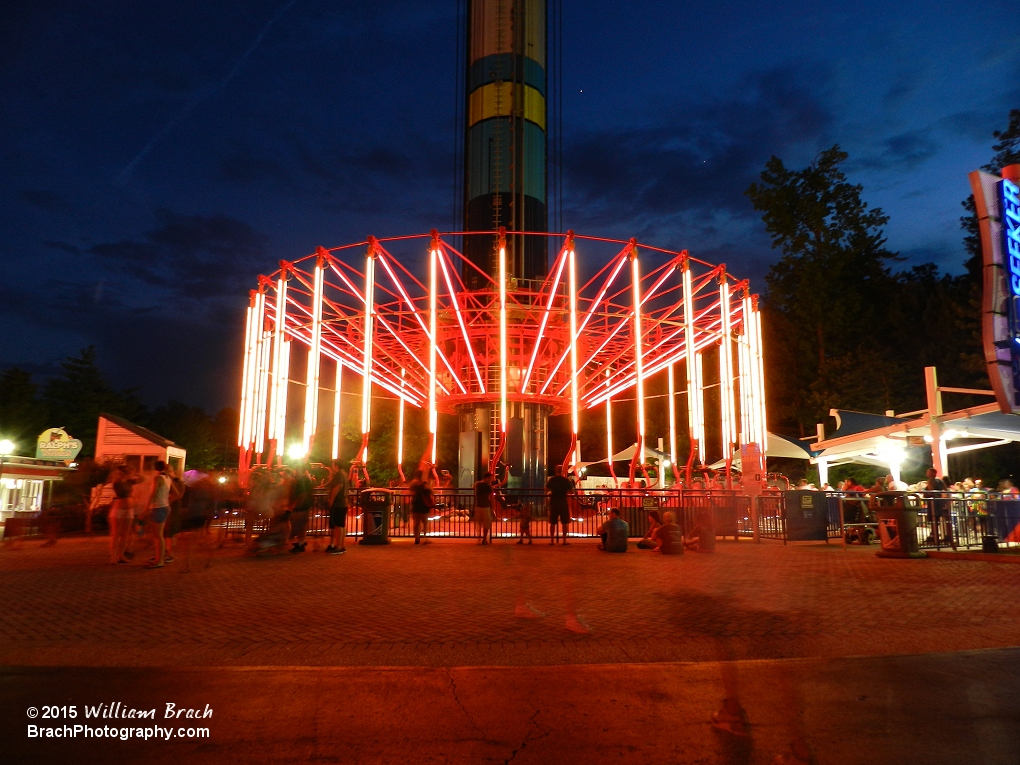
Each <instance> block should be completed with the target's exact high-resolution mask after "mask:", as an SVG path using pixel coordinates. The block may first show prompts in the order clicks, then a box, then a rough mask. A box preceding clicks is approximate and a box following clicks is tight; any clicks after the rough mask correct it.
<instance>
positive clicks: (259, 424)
mask: <svg viewBox="0 0 1020 765" xmlns="http://www.w3.org/2000/svg"><path fill="white" fill-rule="evenodd" d="M265 301H266V298H265V295H263V296H262V303H263V313H265ZM271 340H272V334H271V333H270V332H269V331H268V330H264V331H263V332H262V337H261V339H260V340H259V345H260V346H261V349H260V352H259V375H258V390H257V393H256V396H255V453H256V454H262V453H263V452H264V451H265V448H266V411H267V408H268V406H267V405H268V401H269V360H270V356H271V354H270V352H271V351H272V342H271Z"/></svg>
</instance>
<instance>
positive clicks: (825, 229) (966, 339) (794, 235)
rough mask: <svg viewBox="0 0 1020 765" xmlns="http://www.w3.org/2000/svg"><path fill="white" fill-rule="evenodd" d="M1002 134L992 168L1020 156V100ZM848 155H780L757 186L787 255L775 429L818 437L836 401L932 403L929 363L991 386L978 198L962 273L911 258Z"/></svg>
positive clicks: (772, 378)
mask: <svg viewBox="0 0 1020 765" xmlns="http://www.w3.org/2000/svg"><path fill="white" fill-rule="evenodd" d="M993 136H994V138H996V139H997V142H996V143H995V145H994V146H993V147H992V150H993V151H994V152H995V154H994V156H993V157H992V159H991V161H990V162H989V163H988V164H987V165H986V166H985V168H984V169H986V170H988V171H989V172H996V173H997V172H998V171H999V169H1000V168H1001V167H1003V166H1004V165H1008V164H1012V163H1015V162H1020V109H1014V110H1013V111H1012V112H1011V113H1010V117H1009V125H1008V127H1007V128H1006V129H1005V130H1003V131H996V132H995V133H994V134H993ZM847 159H848V155H847V153H846V152H844V151H843V150H842V149H840V147H839V146H838V145H837V146H833V147H832V148H829V149H826V150H824V151H822V152H821V153H820V154H819V155H818V156H817V157H816V159H815V160H814V161H813V162H812V163H811V164H810V165H809V166H808V167H806V168H803V169H801V170H792V169H789V168H787V167H786V165H785V164H784V163H783V161H782V160H781V159H779V158H778V157H772V158H771V159H770V160H769V161H768V163H767V164H766V166H765V169H764V171H763V172H762V173H761V178H760V182H758V183H754V184H752V185H751V187H750V188H749V189H748V190H747V192H746V193H747V196H748V197H749V198H750V200H751V203H752V204H753V206H754V208H755V209H756V210H758V211H759V212H760V213H761V215H762V220H763V221H764V223H765V228H766V230H767V232H768V234H769V236H770V237H771V239H772V246H773V248H775V249H779V250H780V251H781V252H782V256H781V257H780V258H779V260H778V261H776V262H775V263H774V264H773V265H772V266H771V268H770V269H769V272H768V275H767V276H766V290H765V294H764V296H763V302H764V311H765V321H764V328H765V331H766V335H767V336H766V354H767V355H766V363H767V365H768V372H769V375H768V378H767V379H768V386H769V388H768V397H769V405H770V406H769V414H770V426H771V427H772V428H774V429H776V430H778V431H779V432H783V433H787V434H789V435H795V436H808V435H813V434H814V431H815V423H818V422H824V421H825V420H826V419H827V418H828V413H829V410H830V408H835V407H839V408H843V409H856V410H860V411H865V412H878V413H881V412H884V411H885V410H887V409H892V410H895V411H898V412H904V411H911V410H916V409H920V408H924V406H925V400H924V385H923V370H924V367H926V366H935V367H937V368H938V373H939V380H940V382H941V383H942V384H945V385H949V386H954V387H969V388H982V389H987V388H988V387H989V383H988V374H987V370H986V367H985V361H984V355H983V352H982V347H981V289H982V284H981V267H982V261H981V243H980V239H979V237H978V228H977V219H976V217H975V216H974V202H973V197H971V198H970V199H968V200H966V201H965V202H963V205H964V207H965V209H966V210H967V212H968V215H965V216H964V217H963V218H962V219H961V225H962V227H963V229H964V232H965V237H964V241H963V244H964V246H963V248H962V250H961V265H962V266H963V270H962V272H961V273H958V274H952V273H943V272H941V271H940V270H939V268H938V267H937V266H936V265H935V264H933V263H927V264H924V265H915V266H912V267H901V265H900V264H901V263H902V258H901V257H900V256H899V254H898V253H896V252H893V251H891V250H890V249H889V248H888V247H887V242H886V237H885V234H884V231H883V227H884V226H885V225H886V223H888V221H889V217H888V216H887V215H886V214H885V213H884V212H883V211H882V210H881V209H880V208H869V207H868V205H867V204H866V203H865V202H864V201H863V200H862V198H861V193H862V191H863V187H862V186H860V185H857V184H853V183H851V182H850V181H849V180H847V177H846V174H845V172H844V171H843V168H842V165H843V163H844V162H846V160H847ZM985 402H987V399H985V400H983V401H982V402H981V403H985Z"/></svg>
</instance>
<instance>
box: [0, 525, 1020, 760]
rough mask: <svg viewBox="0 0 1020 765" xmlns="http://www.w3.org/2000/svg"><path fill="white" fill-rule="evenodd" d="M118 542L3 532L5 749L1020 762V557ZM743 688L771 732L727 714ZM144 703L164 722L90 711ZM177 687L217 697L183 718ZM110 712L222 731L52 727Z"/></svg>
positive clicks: (259, 755) (17, 753) (4, 756)
mask: <svg viewBox="0 0 1020 765" xmlns="http://www.w3.org/2000/svg"><path fill="white" fill-rule="evenodd" d="M104 541H105V540H102V539H68V540H61V541H60V542H59V543H58V544H57V546H56V547H51V548H43V547H41V546H39V545H38V543H35V544H33V543H26V544H25V545H23V546H22V548H21V549H16V550H12V549H2V550H0V597H2V599H3V600H2V602H3V608H2V609H0V666H2V668H0V710H3V711H4V715H3V718H2V719H3V721H4V722H3V727H2V730H3V733H2V736H0V741H3V742H4V743H2V744H0V761H3V762H5V761H11V762H17V763H20V762H61V763H68V762H135V761H142V760H145V761H147V762H163V761H167V762H169V761H175V762H306V761H312V762H314V761H323V762H345V763H346V762H364V763H384V762H510V761H512V762H515V763H520V762H536V763H537V762H586V763H587V762H603V761H605V762H609V761H611V762H706V763H709V762H713V763H714V762H719V763H757V762H762V763H770V762H773V760H774V758H775V757H776V756H777V755H780V754H783V753H784V752H790V751H791V747H795V746H796V747H801V750H800V751H801V752H802V753H804V754H810V757H809V758H808V760H807V761H810V762H816V763H823V762H875V763H886V762H889V763H892V762H926V763H929V762H939V763H941V762H946V763H957V762H959V763H971V762H973V763H1020V712H1018V710H1020V703H1018V702H1017V699H1020V693H1018V691H1020V669H1018V666H1020V665H1018V661H1017V660H1018V658H1020V651H1018V650H1016V649H1015V648H1014V647H1015V646H1017V645H1018V644H1020V641H1018V635H1020V632H1018V627H1020V607H1018V603H1020V597H1018V596H1020V577H1018V576H1017V574H1016V573H1014V570H1015V567H1014V566H1005V565H1002V564H996V563H984V562H970V561H945V560H937V561H936V560H924V561H899V560H884V559H879V558H876V557H875V556H874V548H871V549H867V548H850V549H847V550H843V549H841V547H840V546H839V545H836V544H833V545H788V546H785V547H784V546H783V545H781V544H777V543H763V544H761V545H754V544H751V543H750V542H745V541H741V542H739V543H720V544H719V545H718V547H717V552H716V553H715V554H712V555H705V554H702V555H697V554H687V555H684V556H682V557H679V558H672V559H671V558H664V557H660V556H657V555H655V554H652V553H646V552H639V551H636V550H632V551H631V552H629V553H628V554H626V555H616V556H614V555H607V554H604V553H600V552H598V551H597V550H596V549H595V548H594V545H593V544H591V543H588V542H580V543H575V544H572V545H570V546H568V547H565V548H561V547H559V546H555V547H553V546H549V545H548V544H545V543H543V541H541V540H540V541H539V542H538V543H537V544H535V545H533V546H530V547H529V546H521V547H519V546H516V545H513V544H506V543H497V544H496V545H494V546H492V547H488V546H486V547H481V546H478V545H474V544H471V543H469V542H464V541H451V540H443V541H437V542H436V543H434V544H431V545H425V546H418V547H415V546H414V545H410V544H407V543H404V542H400V543H395V544H393V545H390V546H388V547H380V548H365V547H357V546H356V545H353V544H352V545H351V546H350V548H351V549H350V552H348V553H347V554H346V555H344V556H339V557H332V556H326V555H324V554H322V553H321V552H320V553H312V552H311V545H310V546H309V552H307V553H305V554H303V555H297V556H290V555H286V556H279V557H277V558H273V559H253V558H250V557H248V556H246V555H244V554H243V552H242V551H241V550H240V549H237V547H235V546H233V545H228V547H227V548H226V549H225V550H220V551H216V553H215V556H214V557H213V559H212V566H211V567H210V568H208V569H205V568H203V567H202V564H203V563H204V557H202V556H196V558H197V559H196V560H195V561H194V562H193V570H192V572H191V573H183V572H182V567H181V565H180V564H181V563H182V562H183V561H182V559H181V558H180V556H179V559H178V561H177V562H175V563H173V564H169V565H168V566H166V567H164V568H163V569H161V570H157V571H151V570H145V569H143V568H142V567H141V565H133V566H110V565H108V564H107V563H105V560H106V553H105V549H104V547H103V544H104ZM139 557H140V558H144V557H145V556H144V555H141V556H139ZM724 698H730V699H734V700H736V701H738V702H739V704H740V705H741V706H742V707H743V709H744V710H745V714H746V721H747V726H746V728H744V732H745V733H746V734H747V735H743V736H738V735H734V734H732V733H726V732H721V731H719V730H717V729H716V728H715V727H713V726H712V725H711V724H710V719H711V714H712V712H713V711H715V710H718V709H719V708H720V707H721V705H722V703H723V699H724ZM117 701H119V702H121V703H122V708H127V707H132V708H134V707H137V708H143V709H154V710H156V712H155V715H156V719H155V720H144V721H142V722H141V725H140V726H139V724H138V723H134V722H132V723H128V724H127V725H125V721H124V720H116V721H111V720H110V719H103V718H101V719H99V720H98V721H97V720H96V719H88V720H85V719H84V718H83V714H84V708H85V706H90V707H91V706H94V705H96V704H101V703H112V702H117ZM167 703H173V704H175V705H176V708H178V709H179V708H192V707H194V708H198V709H202V710H204V709H206V708H207V707H206V705H208V708H211V709H212V710H214V711H213V714H212V717H211V718H206V719H200V720H190V721H187V722H185V723H181V722H180V721H178V720H176V719H175V720H173V721H169V720H167V719H166V717H165V709H166V704H167ZM54 706H55V707H57V708H58V709H57V710H56V713H57V714H58V715H61V716H62V717H61V718H60V719H57V720H52V719H42V718H41V715H42V714H43V711H42V710H44V708H47V707H49V708H50V709H49V710H48V711H49V712H50V713H53V712H54V710H53V709H52V707H54ZM71 706H73V707H75V709H76V710H77V713H78V718H75V719H74V720H70V719H67V718H66V715H67V714H68V712H67V711H66V709H63V711H61V710H62V708H65V707H71ZM29 707H34V708H35V709H36V710H38V711H39V714H40V717H37V718H29V717H28V709H29ZM97 722H98V724H99V725H117V726H118V727H146V726H147V727H151V726H154V725H159V726H160V727H161V728H173V729H174V730H176V729H177V728H179V727H185V732H186V731H187V727H208V728H209V736H208V737H207V738H200V739H180V738H176V737H175V738H174V739H172V740H170V741H165V740H155V739H150V740H148V741H136V740H127V741H121V740H115V741H114V740H109V739H105V738H104V739H96V738H89V739H86V738H84V734H83V733H79V734H78V736H77V737H75V738H68V739H62V740H57V739H44V738H29V736H28V725H30V724H34V725H37V726H40V727H49V726H53V725H61V726H62V725H64V724H68V725H71V726H72V729H71V730H72V731H73V725H75V724H78V725H84V724H88V725H91V726H95V725H96V724H97ZM8 758H10V759H9V760H8Z"/></svg>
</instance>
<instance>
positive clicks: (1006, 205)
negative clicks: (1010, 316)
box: [999, 179, 1020, 297]
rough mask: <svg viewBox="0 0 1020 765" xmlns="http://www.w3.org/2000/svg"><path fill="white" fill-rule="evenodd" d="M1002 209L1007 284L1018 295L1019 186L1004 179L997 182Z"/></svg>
mask: <svg viewBox="0 0 1020 765" xmlns="http://www.w3.org/2000/svg"><path fill="white" fill-rule="evenodd" d="M999 204H1000V206H999V209H1000V210H1001V211H1002V251H1003V253H1004V254H1005V255H1006V258H1007V260H1008V263H1009V286H1010V288H1011V290H1012V292H1013V295H1014V297H1017V296H1020V187H1018V186H1017V185H1016V184H1015V183H1013V182H1012V181H1010V180H1008V179H1006V180H1003V182H1002V183H1000V184H999Z"/></svg>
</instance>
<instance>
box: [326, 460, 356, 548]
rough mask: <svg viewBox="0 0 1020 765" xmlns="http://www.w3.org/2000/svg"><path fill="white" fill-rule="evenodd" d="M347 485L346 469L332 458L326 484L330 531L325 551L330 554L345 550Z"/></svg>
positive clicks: (348, 483)
mask: <svg viewBox="0 0 1020 765" xmlns="http://www.w3.org/2000/svg"><path fill="white" fill-rule="evenodd" d="M349 486H350V482H349V480H348V478H347V471H345V470H344V469H343V467H342V466H341V464H340V460H333V467H332V468H331V469H330V476H329V482H328V483H327V484H326V487H327V488H328V489H329V533H330V540H329V546H328V547H326V552H327V553H329V554H330V555H342V554H343V553H345V552H347V547H346V545H345V542H346V539H347V490H348V487H349Z"/></svg>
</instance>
